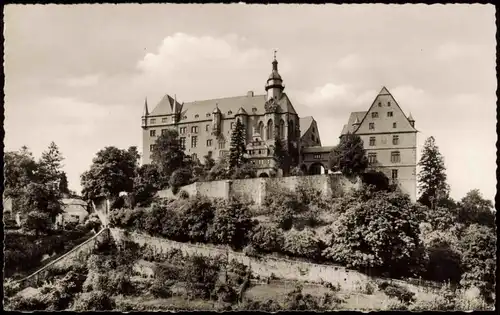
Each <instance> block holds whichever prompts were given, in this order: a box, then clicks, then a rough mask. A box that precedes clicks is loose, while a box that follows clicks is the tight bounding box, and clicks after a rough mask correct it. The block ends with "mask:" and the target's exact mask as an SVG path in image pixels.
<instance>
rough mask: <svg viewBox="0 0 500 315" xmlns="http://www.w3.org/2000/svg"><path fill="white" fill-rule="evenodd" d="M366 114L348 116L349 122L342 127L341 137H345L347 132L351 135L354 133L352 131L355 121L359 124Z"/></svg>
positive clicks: (353, 113)
mask: <svg viewBox="0 0 500 315" xmlns="http://www.w3.org/2000/svg"><path fill="white" fill-rule="evenodd" d="M366 113H367V112H366V111H364V112H352V113H351V115H350V116H349V120H348V121H347V125H344V127H343V128H342V133H341V135H345V134H347V133H348V132H350V133H353V132H354V131H355V130H354V129H355V126H354V125H353V124H354V123H355V122H356V120H358V122H360V121H361V120H362V119H363V117H365V115H366Z"/></svg>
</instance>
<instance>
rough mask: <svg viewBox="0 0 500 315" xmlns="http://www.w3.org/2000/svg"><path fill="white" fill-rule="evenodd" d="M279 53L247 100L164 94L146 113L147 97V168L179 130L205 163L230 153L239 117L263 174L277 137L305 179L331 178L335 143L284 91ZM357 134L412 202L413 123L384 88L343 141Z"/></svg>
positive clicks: (353, 120) (373, 161)
mask: <svg viewBox="0 0 500 315" xmlns="http://www.w3.org/2000/svg"><path fill="white" fill-rule="evenodd" d="M284 90H285V85H284V84H283V79H282V78H281V75H280V74H279V72H278V61H277V60H276V56H275V57H274V60H273V62H272V70H271V74H270V75H269V77H268V79H267V82H266V85H265V91H266V93H265V94H261V95H255V94H254V92H252V91H250V92H248V93H247V95H244V96H235V97H227V98H220V99H211V100H201V101H193V102H186V103H184V102H179V101H178V100H177V97H176V96H175V95H174V97H171V96H170V95H168V94H167V95H165V96H164V97H163V98H162V99H161V101H160V102H159V103H158V104H157V105H156V106H155V107H154V109H153V110H152V111H151V112H149V108H148V103H147V100H146V101H145V103H144V114H143V116H142V138H143V151H142V152H143V157H142V159H143V160H142V162H143V164H148V163H151V151H152V150H153V147H154V145H155V142H156V139H157V138H158V136H160V135H161V134H162V133H164V132H166V130H167V129H175V130H177V132H178V133H179V141H180V143H181V146H182V147H183V148H184V151H185V153H186V154H188V155H190V156H192V157H193V158H195V159H199V160H203V156H205V155H211V156H212V157H213V158H217V157H224V156H227V155H228V154H229V149H230V141H231V133H232V130H233V129H234V126H235V125H236V121H237V120H240V121H241V122H242V124H243V126H244V132H245V141H246V149H247V154H248V157H249V158H250V160H251V161H252V163H254V164H255V166H256V168H257V175H258V176H260V177H267V176H270V175H271V173H273V172H276V171H277V169H276V161H275V158H274V143H275V137H279V138H280V139H282V140H283V143H284V145H285V147H286V148H287V149H292V147H293V148H295V150H289V151H290V152H296V154H297V155H298V156H297V157H296V159H297V161H298V163H299V166H300V168H301V169H302V171H303V172H304V173H306V174H321V173H328V159H329V154H330V152H331V150H332V149H333V146H322V143H321V138H320V134H319V130H318V126H317V123H316V120H314V118H313V117H311V116H307V117H302V118H300V117H299V115H298V114H297V112H296V111H295V108H294V107H293V105H292V102H291V101H290V98H289V97H288V95H287V94H286V93H285V92H284ZM347 133H353V134H357V135H359V136H360V137H361V139H362V140H363V141H364V145H365V149H366V151H367V155H368V159H369V161H370V168H373V169H377V170H381V171H382V172H384V173H385V174H386V175H387V176H388V177H389V178H390V179H393V180H395V181H397V182H399V183H400V185H401V187H402V188H403V190H404V191H406V192H407V193H408V194H409V195H410V197H412V199H413V200H415V196H416V174H415V172H416V133H417V130H416V129H415V121H414V120H413V118H411V115H410V117H406V116H405V114H404V113H403V111H402V110H401V108H400V107H399V105H398V104H397V102H396V101H395V100H394V98H393V97H392V95H391V94H390V93H389V91H387V89H386V88H385V87H384V88H383V89H382V91H381V92H380V93H379V95H377V97H376V98H375V101H374V102H373V104H372V105H371V107H370V108H369V110H368V111H366V112H353V113H351V115H350V117H349V121H348V124H347V125H345V126H344V128H343V130H342V134H341V137H342V136H343V135H345V134H347Z"/></svg>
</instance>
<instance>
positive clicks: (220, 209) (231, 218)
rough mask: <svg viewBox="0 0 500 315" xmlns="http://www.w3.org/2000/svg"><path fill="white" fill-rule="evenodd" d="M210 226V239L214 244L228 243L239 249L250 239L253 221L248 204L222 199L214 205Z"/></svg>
mask: <svg viewBox="0 0 500 315" xmlns="http://www.w3.org/2000/svg"><path fill="white" fill-rule="evenodd" d="M216 207H217V210H216V211H215V217H214V219H213V225H212V227H211V231H212V240H213V241H214V243H216V244H228V245H230V246H231V247H232V248H234V249H241V248H243V247H244V246H245V244H247V243H248V241H249V240H250V233H251V231H252V227H253V222H252V217H251V215H250V210H249V209H248V206H247V205H246V204H244V203H242V202H239V201H237V200H235V199H233V200H229V201H226V200H222V201H220V202H218V203H217V205H216Z"/></svg>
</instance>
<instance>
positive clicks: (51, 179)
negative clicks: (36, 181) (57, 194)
mask: <svg viewBox="0 0 500 315" xmlns="http://www.w3.org/2000/svg"><path fill="white" fill-rule="evenodd" d="M63 160H64V157H63V156H62V154H61V152H60V151H59V147H58V146H57V145H56V144H55V143H54V142H51V143H50V145H49V147H48V149H47V150H46V151H44V152H42V156H41V158H40V161H39V162H38V165H39V177H40V180H41V181H42V182H43V183H45V184H47V185H54V186H56V187H57V188H59V181H60V180H61V175H62V167H63V165H62V161H63Z"/></svg>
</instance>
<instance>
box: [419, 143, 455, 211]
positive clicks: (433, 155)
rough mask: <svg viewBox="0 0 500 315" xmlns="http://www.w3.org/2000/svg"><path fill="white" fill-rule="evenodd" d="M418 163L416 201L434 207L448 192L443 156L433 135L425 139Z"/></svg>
mask: <svg viewBox="0 0 500 315" xmlns="http://www.w3.org/2000/svg"><path fill="white" fill-rule="evenodd" d="M418 165H419V166H420V167H421V170H420V173H419V174H418V187H419V189H420V192H421V195H420V198H419V200H418V201H419V202H420V203H422V204H424V205H426V206H428V207H429V208H431V209H434V208H435V207H436V205H437V203H438V202H439V200H441V199H443V198H446V197H447V196H448V194H449V186H448V184H447V183H446V168H445V166H444V158H443V156H442V155H441V153H440V152H439V148H438V147H437V146H436V141H435V140H434V137H429V138H427V140H425V144H424V148H423V150H422V157H421V158H420V162H419V163H418Z"/></svg>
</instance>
